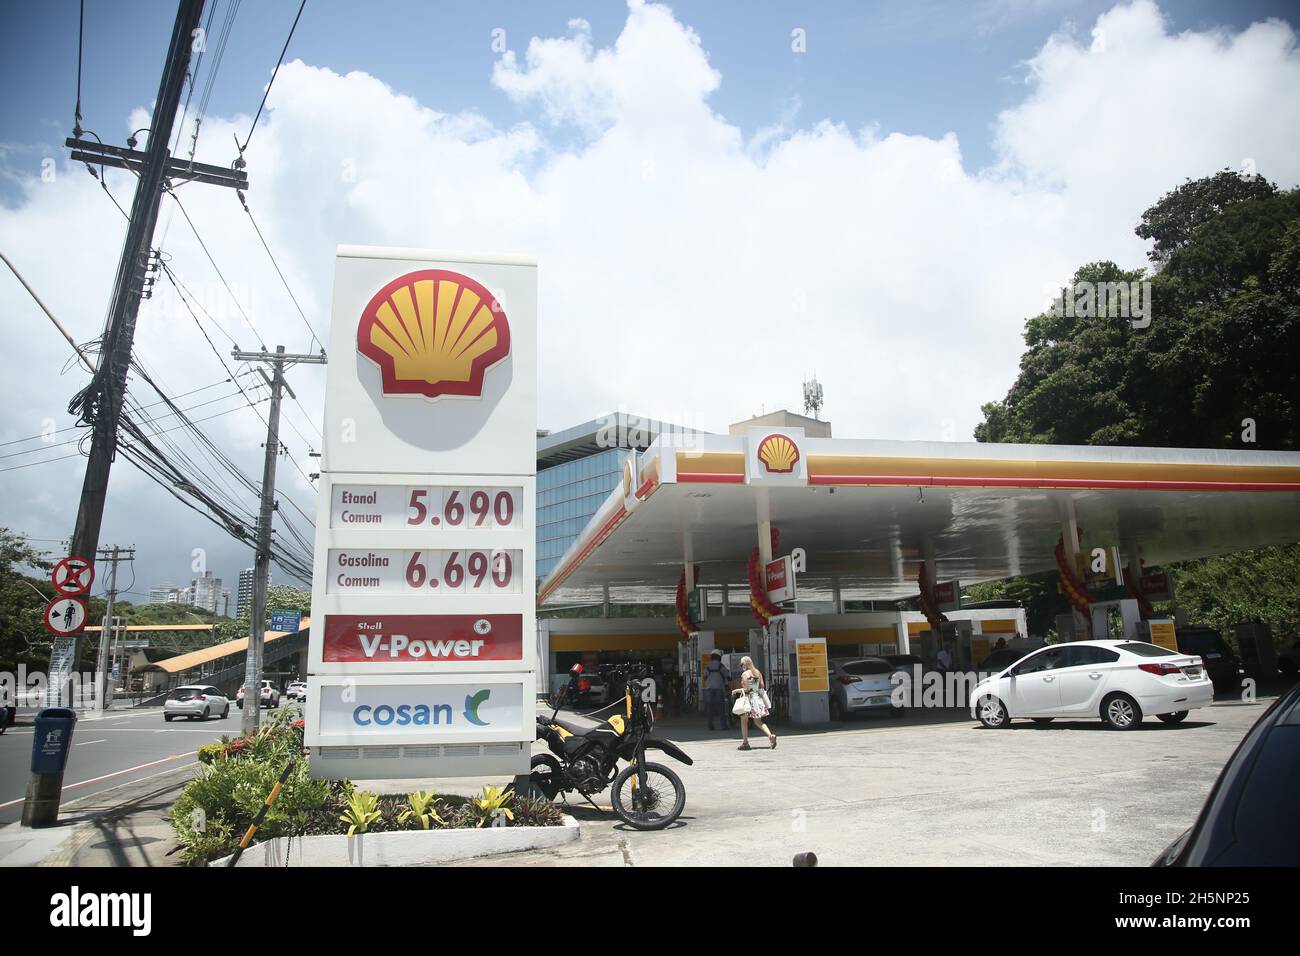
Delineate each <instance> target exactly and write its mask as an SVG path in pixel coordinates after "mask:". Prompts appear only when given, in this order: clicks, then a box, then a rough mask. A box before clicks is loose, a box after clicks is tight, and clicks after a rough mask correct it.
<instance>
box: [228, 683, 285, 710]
mask: <svg viewBox="0 0 1300 956" xmlns="http://www.w3.org/2000/svg"><path fill="white" fill-rule="evenodd" d="M258 703H259V704H260V706H262V707H279V706H280V692H279V691H278V690H276V689H275V685H274V684H272V683H271V682H270V681H269V680H264V681H262V692H261V694H260V695H259V696H258ZM235 706H237V707H238V708H239V709H240V710H243V709H244V688H242V687H241V688H239V693H237V694H235Z"/></svg>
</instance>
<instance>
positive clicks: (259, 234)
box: [235, 0, 325, 352]
mask: <svg viewBox="0 0 1300 956" xmlns="http://www.w3.org/2000/svg"><path fill="white" fill-rule="evenodd" d="M303 2H304V3H306V0H303ZM235 195H236V196H238V197H239V204H240V205H241V206H243V207H244V212H246V213H247V214H248V221H249V222H251V223H252V224H253V231H254V232H256V233H257V238H258V239H259V240H261V243H262V248H263V249H265V250H266V255H267V258H269V259H270V260H271V265H273V266H275V274H276V275H278V276H279V277H280V281H281V282H282V283H283V284H284V291H285V292H287V293H289V298H290V299H292V300H293V307H294V308H295V309H297V310H298V315H299V316H301V317H302V324H303V325H305V326H307V331H308V333H310V334H311V342H308V343H307V347H308V348H311V345H312V342H314V343H315V344H317V345H319V346H320V349H321V351H322V352H323V351H325V343H324V342H322V341H321V340H320V337H319V336H317V335H316V329H315V327H314V326H313V325H312V324H311V322H310V321H309V320H308V318H307V313H306V312H304V311H303V310H302V306H301V305H300V304H299V303H298V297H297V296H296V295H294V294H293V289H291V288H289V280H288V279H286V278H285V277H284V272H283V271H282V270H281V269H280V263H278V262H276V261H275V256H274V255H273V254H272V253H271V247H270V246H268V245H267V244H266V237H265V236H263V235H262V230H261V228H259V226H258V225H257V220H256V219H254V218H253V211H252V210H251V209H249V208H248V202H247V200H245V199H244V194H243V193H242V192H240V191H239V190H238V189H237V190H235ZM263 351H265V349H264V350H263Z"/></svg>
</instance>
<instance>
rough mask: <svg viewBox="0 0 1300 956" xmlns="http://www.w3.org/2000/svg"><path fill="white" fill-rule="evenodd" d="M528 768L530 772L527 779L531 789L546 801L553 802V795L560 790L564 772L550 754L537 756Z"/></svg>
mask: <svg viewBox="0 0 1300 956" xmlns="http://www.w3.org/2000/svg"><path fill="white" fill-rule="evenodd" d="M529 766H530V769H531V771H532V772H531V773H530V774H529V775H528V777H529V779H530V780H531V781H532V784H533V787H534V788H535V789H536V790H538V791H540V792H541V794H542V795H543V796H544V797H546V799H547V800H554V799H555V795H556V794H557V793H559V792H560V790H561V785H562V781H563V778H564V770H563V769H562V768H561V767H560V762H559V761H558V760H556V759H555V758H554V757H552V756H551V755H550V754H537V755H535V756H534V757H533V759H532V761H531V763H530V765H529Z"/></svg>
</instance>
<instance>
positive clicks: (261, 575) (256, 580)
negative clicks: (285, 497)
mask: <svg viewBox="0 0 1300 956" xmlns="http://www.w3.org/2000/svg"><path fill="white" fill-rule="evenodd" d="M230 354H231V355H232V356H233V357H234V359H235V360H236V361H238V362H266V363H268V364H269V365H271V366H272V369H273V371H272V374H271V375H269V376H268V375H267V374H266V372H265V371H263V370H262V369H258V373H259V374H260V375H261V376H262V378H263V379H264V380H265V381H266V384H267V385H269V386H271V410H270V414H268V415H267V419H266V445H265V446H264V447H265V448H266V457H265V459H264V461H263V464H262V503H261V507H260V508H259V509H258V513H257V558H256V559H255V560H254V562H253V606H252V610H251V628H250V631H249V635H248V654H247V655H246V657H247V660H246V663H245V666H244V721H243V732H244V736H245V737H247V736H250V735H252V734H255V733H257V728H258V724H259V720H260V716H261V709H262V645H263V643H264V641H265V639H266V590H267V579H268V578H269V576H270V573H271V520H272V517H273V516H274V514H275V460H276V458H277V457H278V456H279V454H280V393H281V392H282V391H286V392H288V393H289V396H290V397H291V398H297V397H298V396H296V395H294V394H293V389H291V388H290V387H289V384H288V383H287V382H286V381H285V380H284V370H285V368H286V367H287V366H289V365H299V364H302V365H324V364H325V361H326V360H325V353H324V352H322V353H320V354H319V355H299V354H286V353H285V351H284V346H283V345H277V346H276V347H275V352H274V353H271V352H241V351H238V350H236V351H234V352H231V353H230Z"/></svg>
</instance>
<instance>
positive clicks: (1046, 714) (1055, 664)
mask: <svg viewBox="0 0 1300 956" xmlns="http://www.w3.org/2000/svg"><path fill="white" fill-rule="evenodd" d="M1213 700H1214V684H1213V683H1212V682H1211V681H1210V678H1209V675H1208V674H1206V672H1205V664H1204V662H1203V661H1202V660H1201V659H1200V658H1199V657H1195V656H1193V655H1190V654H1179V653H1177V652H1175V651H1170V650H1166V649H1165V648H1163V647H1159V646H1157V645H1155V644H1148V643H1145V642H1143V641H1075V642H1072V643H1068V644H1053V645H1051V646H1049V647H1044V648H1042V649H1041V650H1038V651H1035V652H1034V653H1032V654H1030V655H1029V656H1027V657H1024V658H1022V659H1021V660H1019V661H1017V662H1016V663H1014V664H1012V665H1011V666H1010V667H1008V668H1006V669H1005V670H1002V671H999V672H998V673H996V674H993V675H991V676H989V677H986V678H985V679H984V680H982V681H980V682H979V683H978V684H977V685H975V689H974V690H973V691H971V695H970V707H971V716H972V717H975V718H977V719H978V720H979V722H980V723H981V724H983V725H984V726H985V727H990V728H994V727H1005V726H1007V725H1008V724H1009V723H1011V720H1012V718H1019V717H1028V718H1030V719H1032V720H1035V721H1038V722H1040V723H1046V722H1047V721H1050V720H1052V719H1053V718H1055V717H1073V718H1088V717H1100V718H1101V719H1102V721H1104V722H1105V723H1106V725H1107V726H1109V727H1111V728H1112V729H1114V730H1131V729H1132V728H1134V727H1136V726H1137V725H1138V724H1139V723H1141V722H1142V717H1143V716H1144V715H1146V714H1155V715H1156V716H1157V717H1159V718H1160V719H1161V720H1162V721H1164V722H1165V723H1167V724H1176V723H1178V722H1179V721H1181V720H1182V719H1183V718H1185V717H1186V716H1187V712H1188V711H1189V710H1191V709H1192V708H1193V707H1208V706H1209V705H1210V704H1211V703H1212V702H1213Z"/></svg>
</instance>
